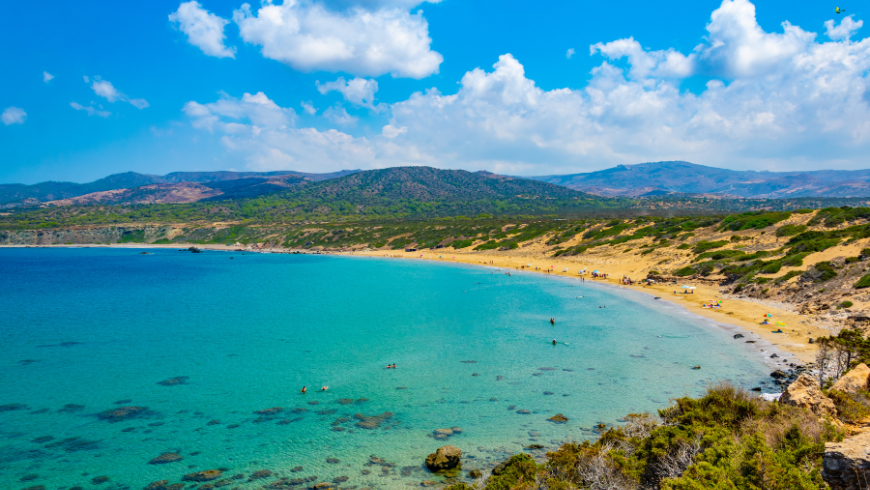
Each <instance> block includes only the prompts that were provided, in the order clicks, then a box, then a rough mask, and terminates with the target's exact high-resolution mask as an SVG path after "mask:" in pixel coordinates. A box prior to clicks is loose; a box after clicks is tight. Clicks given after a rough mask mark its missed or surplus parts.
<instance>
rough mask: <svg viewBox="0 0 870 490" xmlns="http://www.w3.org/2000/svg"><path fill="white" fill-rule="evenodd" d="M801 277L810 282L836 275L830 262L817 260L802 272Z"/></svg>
mask: <svg viewBox="0 0 870 490" xmlns="http://www.w3.org/2000/svg"><path fill="white" fill-rule="evenodd" d="M803 277H804V278H805V279H806V280H808V281H812V282H825V281H829V280H831V279H833V278H835V277H837V271H836V270H834V267H833V266H832V265H831V263H830V262H819V263H818V264H816V265H814V266H813V267H812V268H811V269H810V270H808V271H806V272H804V274H803Z"/></svg>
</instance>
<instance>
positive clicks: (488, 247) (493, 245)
mask: <svg viewBox="0 0 870 490" xmlns="http://www.w3.org/2000/svg"><path fill="white" fill-rule="evenodd" d="M498 247H499V245H498V242H497V241H495V240H490V241H488V242H486V243H481V244H480V245H478V246H476V247H474V250H493V249H496V248H498Z"/></svg>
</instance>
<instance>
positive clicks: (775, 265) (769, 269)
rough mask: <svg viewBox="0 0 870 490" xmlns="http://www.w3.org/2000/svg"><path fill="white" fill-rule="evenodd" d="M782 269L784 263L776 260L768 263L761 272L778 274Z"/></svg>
mask: <svg viewBox="0 0 870 490" xmlns="http://www.w3.org/2000/svg"><path fill="white" fill-rule="evenodd" d="M780 269H782V261H781V260H774V261H771V262H768V263H767V264H766V265H765V266H764V267H762V268H761V270H760V271H759V272H761V273H762V274H776V273H777V272H779V270H780Z"/></svg>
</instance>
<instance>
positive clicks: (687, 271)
mask: <svg viewBox="0 0 870 490" xmlns="http://www.w3.org/2000/svg"><path fill="white" fill-rule="evenodd" d="M696 272H697V271H696V270H695V268H694V267H691V266H689V267H683V268H682V269H677V270H675V271H674V275H675V276H678V277H686V276H691V275H692V274H695V273H696Z"/></svg>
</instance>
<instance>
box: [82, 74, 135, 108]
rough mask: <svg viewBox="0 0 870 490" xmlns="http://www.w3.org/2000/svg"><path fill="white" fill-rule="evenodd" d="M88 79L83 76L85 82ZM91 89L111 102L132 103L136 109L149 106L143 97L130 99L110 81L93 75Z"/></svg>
mask: <svg viewBox="0 0 870 490" xmlns="http://www.w3.org/2000/svg"><path fill="white" fill-rule="evenodd" d="M88 81H89V80H88V77H85V83H88ZM91 89H92V90H93V91H94V93H95V94H97V95H99V96H100V97H103V98H104V99H106V100H108V101H109V102H111V103H113V104H114V103H115V102H116V101H119V100H121V101H124V102H129V103H130V105H132V106H133V107H135V108H137V109H144V108H146V107H149V106H150V104H149V103H148V101H147V100H145V99H131V98H129V97H127V96H126V95H125V94H123V93H122V92H119V91H118V89H116V88H115V86H114V85H112V82H110V81H108V80H102V79H101V78H100V77H98V76H97V77H94V83H92V84H91Z"/></svg>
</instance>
